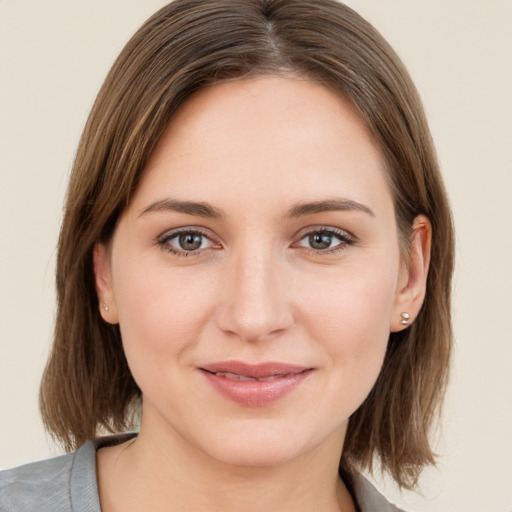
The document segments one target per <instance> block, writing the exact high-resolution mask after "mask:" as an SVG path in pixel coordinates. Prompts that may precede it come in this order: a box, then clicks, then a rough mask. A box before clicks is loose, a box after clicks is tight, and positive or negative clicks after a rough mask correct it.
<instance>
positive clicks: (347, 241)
mask: <svg viewBox="0 0 512 512" xmlns="http://www.w3.org/2000/svg"><path fill="white" fill-rule="evenodd" d="M315 233H328V234H330V235H333V236H335V237H336V238H338V239H339V240H340V243H339V244H338V245H335V246H334V247H331V248H328V249H313V248H312V247H304V246H300V245H298V244H299V242H301V241H302V240H303V239H304V238H306V237H307V236H310V235H312V234H315ZM294 240H295V241H294V242H293V243H292V247H296V248H298V249H303V250H305V251H307V252H309V253H311V254H314V255H328V254H331V253H334V252H337V251H342V250H344V249H346V246H347V245H353V244H355V243H356V242H357V238H356V237H355V236H354V235H353V234H352V233H350V232H349V231H347V230H345V229H340V228H336V227H334V226H325V225H314V226H307V227H305V228H302V229H300V230H299V231H298V232H297V233H296V234H295V236H294Z"/></svg>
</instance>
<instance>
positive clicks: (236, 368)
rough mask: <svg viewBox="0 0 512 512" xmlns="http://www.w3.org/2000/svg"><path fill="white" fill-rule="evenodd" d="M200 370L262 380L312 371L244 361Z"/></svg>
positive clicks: (286, 365) (214, 364)
mask: <svg viewBox="0 0 512 512" xmlns="http://www.w3.org/2000/svg"><path fill="white" fill-rule="evenodd" d="M200 369H201V370H205V371H207V372H210V373H233V374H236V375H242V376H243V377H252V378H260V379H262V378H265V377H274V376H277V375H291V374H297V373H302V372H304V371H306V370H310V369H311V368H308V367H307V366H298V365H295V364H288V363H280V362H275V361H269V362H266V363H260V364H249V363H244V362H242V361H220V362H217V363H210V364H206V365H202V366H201V367H200Z"/></svg>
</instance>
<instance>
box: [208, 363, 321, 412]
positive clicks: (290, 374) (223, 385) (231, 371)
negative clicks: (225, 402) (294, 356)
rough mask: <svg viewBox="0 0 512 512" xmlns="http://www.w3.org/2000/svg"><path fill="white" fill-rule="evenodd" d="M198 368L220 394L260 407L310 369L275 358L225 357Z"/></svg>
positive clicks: (284, 392) (292, 387)
mask: <svg viewBox="0 0 512 512" xmlns="http://www.w3.org/2000/svg"><path fill="white" fill-rule="evenodd" d="M199 370H200V371H201V372H202V373H203V375H204V376H205V377H206V379H207V380H208V381H209V382H210V384H211V385H212V386H213V388H214V389H215V390H216V391H218V392H219V393H220V394H221V395H222V396H223V397H225V398H227V399H229V400H231V401H233V402H236V403H237V404H239V405H242V406H246V407H261V406H264V405H267V404H270V403H272V402H275V401H277V400H279V399H280V398H283V397H284V396H285V395H287V394H288V393H290V392H292V391H293V390H295V389H296V388H298V387H299V386H300V384H301V383H302V382H303V381H304V380H305V379H306V378H307V377H308V376H309V375H310V374H311V373H312V372H313V370H314V369H313V368H308V367H304V366H297V365H291V364H287V363H279V362H269V363H263V364H257V365H252V364H247V363H243V362H240V361H225V362H219V363H212V364H207V365H204V366H201V367H200V368H199Z"/></svg>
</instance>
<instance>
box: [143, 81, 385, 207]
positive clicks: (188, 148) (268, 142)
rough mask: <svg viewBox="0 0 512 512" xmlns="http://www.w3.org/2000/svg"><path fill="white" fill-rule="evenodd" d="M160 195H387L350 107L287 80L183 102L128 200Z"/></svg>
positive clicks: (214, 91) (227, 87) (219, 88)
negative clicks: (132, 195)
mask: <svg viewBox="0 0 512 512" xmlns="http://www.w3.org/2000/svg"><path fill="white" fill-rule="evenodd" d="M166 193H167V194H171V195H172V196H174V197H175V196H178V198H182V199H187V200H189V199H191V200H205V199H207V200H209V201H213V202H215V201H219V202H222V201H224V200H225V197H226V194H227V193H228V195H229V196H230V199H231V200H234V199H235V198H236V197H239V198H240V200H241V202H242V203H243V201H245V200H246V199H247V196H248V195H250V196H251V198H252V197H255V196H258V197H259V198H260V199H261V200H262V201H264V200H265V198H268V199H269V198H270V196H272V195H274V194H276V193H279V195H280V197H281V199H282V200H283V201H285V200H286V199H289V200H290V201H299V200H309V199H313V200H314V199H318V198H319V197H320V198H321V197H326V196H333V195H347V196H349V197H348V198H349V199H351V200H354V201H360V202H364V201H366V202H367V201H375V200H378V199H379V198H380V196H382V195H385V196H387V198H388V199H389V196H390V193H389V190H388V187H387V185H386V180H385V164H384V160H383V158H382V155H381V152H380V150H379V148H378V146H377V145H376V144H375V143H374V141H373V139H372V136H371V134H370V132H369V129H368V128H367V126H366V124H365V122H364V121H363V119H362V117H361V115H360V114H359V113H358V112H357V110H356V109H355V107H354V106H353V105H352V104H351V103H350V102H349V101H348V100H346V99H344V98H343V97H341V96H340V95H337V94H335V93H334V92H332V91H330V90H329V89H327V88H326V87H324V86H322V85H319V84H318V83H315V82H311V81H307V80H304V79H300V78H298V77H294V76H290V77H274V76H265V77H258V78H254V79H250V80H241V81H235V82H229V83H223V84H219V85H215V86H212V87H210V88H208V89H205V90H202V91H200V92H198V93H197V94H195V95H194V96H193V97H192V98H190V99H189V100H188V101H187V102H185V103H184V104H183V105H182V107H181V108H180V110H179V111H178V112H177V114H176V115H175V117H174V118H173V120H172V121H171V123H170V124H169V126H168V128H167V130H166V131H165V133H164V135H163V136H162V138H161V139H160V141H159V143H158V145H157V147H156V149H155V151H154V152H153V154H152V156H151V158H150V160H149V162H148V164H147V166H146V169H145V171H144V175H143V178H142V181H141V184H140V186H139V190H138V191H137V194H136V197H135V201H136V202H137V203H141V202H142V203H143V202H147V201H148V200H149V199H155V197H154V196H155V195H157V196H158V195H159V194H160V195H162V194H166ZM205 194H206V195H208V197H207V198H205V197H204V195H205ZM150 196H152V197H150ZM180 196H183V197H180Z"/></svg>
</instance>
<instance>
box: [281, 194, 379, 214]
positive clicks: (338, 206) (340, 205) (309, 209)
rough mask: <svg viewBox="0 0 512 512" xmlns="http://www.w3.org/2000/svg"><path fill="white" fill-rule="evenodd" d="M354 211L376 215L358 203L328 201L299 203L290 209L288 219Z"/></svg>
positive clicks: (341, 200) (342, 200) (336, 200)
mask: <svg viewBox="0 0 512 512" xmlns="http://www.w3.org/2000/svg"><path fill="white" fill-rule="evenodd" d="M353 210H357V211H360V212H364V213H367V214H368V215H371V216H372V217H375V214H374V213H373V211H372V210H371V209H370V208H368V206H365V205H364V204H362V203H358V202H357V201H351V200H350V199H327V200H325V201H314V202H311V203H298V204H296V205H294V206H292V207H291V208H290V210H289V211H288V213H287V214H286V217H289V218H290V217H291V218H295V217H302V216H303V215H313V214H315V213H322V212H335V211H342V212H344V211H353Z"/></svg>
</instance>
